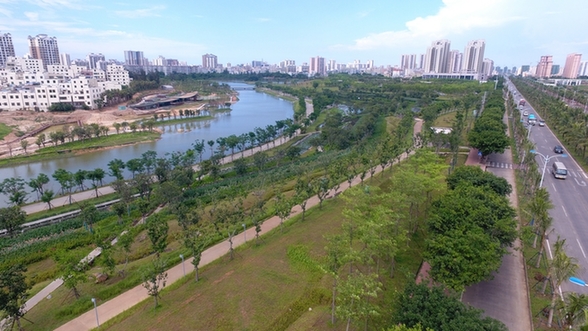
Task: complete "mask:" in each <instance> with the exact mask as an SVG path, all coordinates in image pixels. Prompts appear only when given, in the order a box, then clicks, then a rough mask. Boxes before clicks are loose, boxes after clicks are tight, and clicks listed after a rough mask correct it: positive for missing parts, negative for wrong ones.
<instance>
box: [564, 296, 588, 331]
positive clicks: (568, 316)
mask: <svg viewBox="0 0 588 331" xmlns="http://www.w3.org/2000/svg"><path fill="white" fill-rule="evenodd" d="M561 308H562V309H563V310H564V313H565V314H564V327H566V328H569V329H570V330H571V329H573V328H574V327H575V326H580V327H585V326H587V325H588V324H586V322H587V319H586V315H587V314H588V296H586V295H585V294H578V293H574V292H569V293H567V294H566V296H565V299H564V301H562V305H561Z"/></svg>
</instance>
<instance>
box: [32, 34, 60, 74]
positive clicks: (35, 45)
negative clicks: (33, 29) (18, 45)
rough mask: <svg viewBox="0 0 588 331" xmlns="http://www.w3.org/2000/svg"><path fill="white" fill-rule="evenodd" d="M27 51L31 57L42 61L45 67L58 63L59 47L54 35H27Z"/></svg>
mask: <svg viewBox="0 0 588 331" xmlns="http://www.w3.org/2000/svg"><path fill="white" fill-rule="evenodd" d="M29 52H30V55H31V57H32V58H34V59H39V60H42V61H43V68H45V69H46V68H47V66H48V65H50V64H59V47H58V46H57V38H55V37H49V36H47V35H46V34H39V35H36V36H35V37H31V36H29Z"/></svg>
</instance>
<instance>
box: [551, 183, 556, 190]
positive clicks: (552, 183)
mask: <svg viewBox="0 0 588 331" xmlns="http://www.w3.org/2000/svg"><path fill="white" fill-rule="evenodd" d="M551 186H553V190H554V191H555V192H557V189H556V188H555V184H553V183H551Z"/></svg>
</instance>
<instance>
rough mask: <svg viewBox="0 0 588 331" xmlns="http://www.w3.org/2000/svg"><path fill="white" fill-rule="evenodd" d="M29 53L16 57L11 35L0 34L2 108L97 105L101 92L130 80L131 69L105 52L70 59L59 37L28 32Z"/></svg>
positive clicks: (35, 109) (40, 109) (0, 97)
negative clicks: (63, 50) (59, 104)
mask: <svg viewBox="0 0 588 331" xmlns="http://www.w3.org/2000/svg"><path fill="white" fill-rule="evenodd" d="M28 40H29V54H28V55H27V56H24V57H16V54H15V52H14V46H13V43H12V36H11V35H10V34H9V33H5V34H0V110H10V111H15V110H33V111H47V110H49V109H50V107H51V106H52V105H54V104H57V103H69V104H72V105H73V106H75V107H78V108H84V109H95V108H98V107H99V106H100V104H101V102H102V101H103V98H102V93H103V92H105V91H107V90H116V89H118V90H120V89H122V87H123V86H126V85H129V84H130V77H129V72H128V71H127V70H126V69H125V68H124V67H123V66H122V65H121V64H119V63H116V62H115V61H106V59H105V57H104V55H102V54H94V53H90V54H88V56H87V57H86V59H85V60H78V61H75V62H74V63H72V62H71V60H70V57H69V55H67V54H64V53H59V47H58V45H57V39H56V38H55V37H48V36H47V35H44V34H41V35H37V36H35V37H32V36H29V37H28Z"/></svg>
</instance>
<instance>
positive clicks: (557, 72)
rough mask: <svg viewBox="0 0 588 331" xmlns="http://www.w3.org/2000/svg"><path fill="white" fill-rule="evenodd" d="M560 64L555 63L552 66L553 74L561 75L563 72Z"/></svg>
mask: <svg viewBox="0 0 588 331" xmlns="http://www.w3.org/2000/svg"><path fill="white" fill-rule="evenodd" d="M559 71H560V66H559V64H554V65H552V66H551V76H560V75H561V73H560V72H559Z"/></svg>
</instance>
